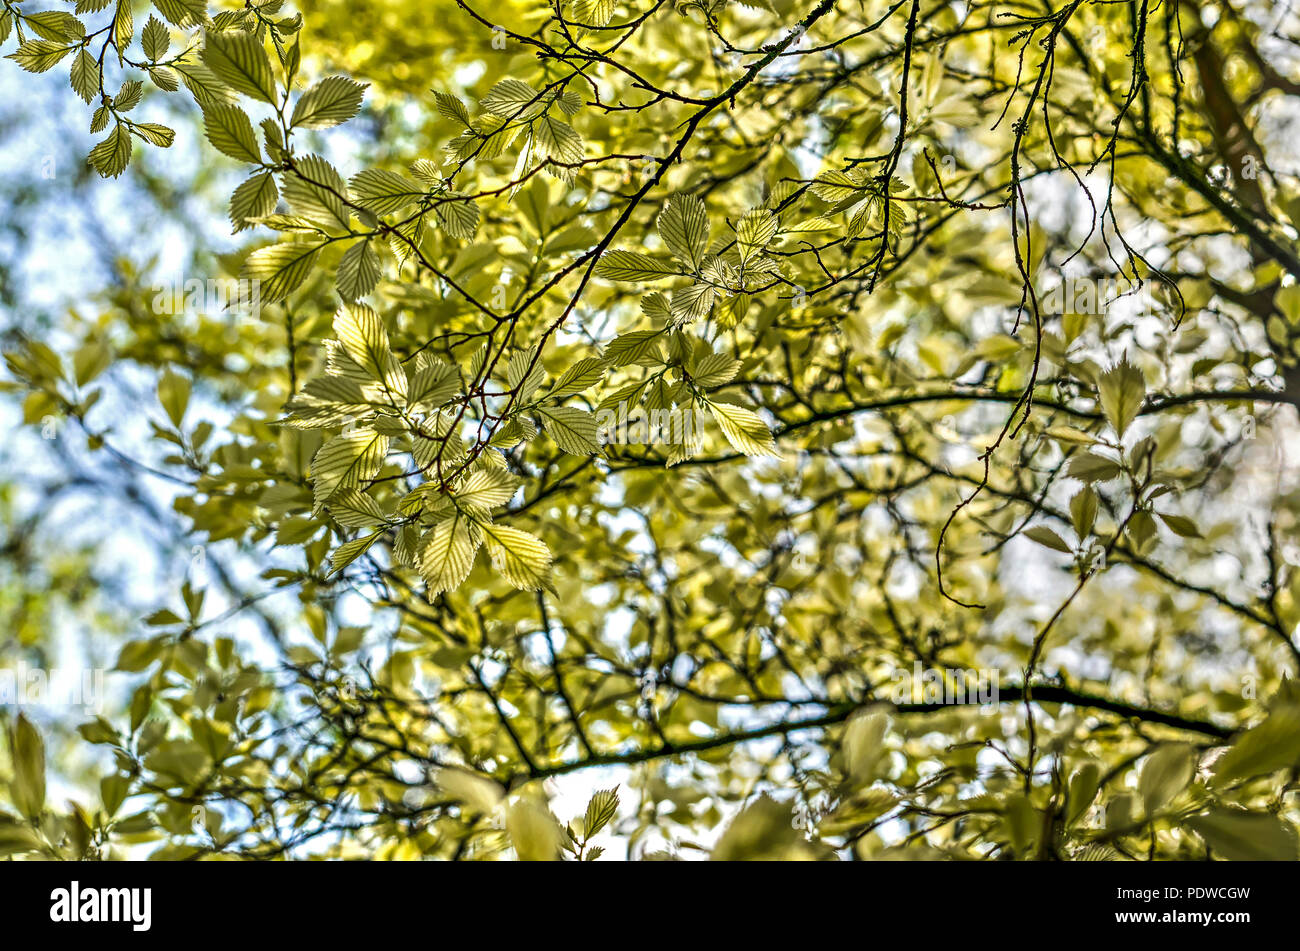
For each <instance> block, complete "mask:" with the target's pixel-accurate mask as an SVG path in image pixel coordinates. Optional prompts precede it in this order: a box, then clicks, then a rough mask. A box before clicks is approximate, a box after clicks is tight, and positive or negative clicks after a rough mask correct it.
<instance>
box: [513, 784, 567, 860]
mask: <svg viewBox="0 0 1300 951" xmlns="http://www.w3.org/2000/svg"><path fill="white" fill-rule="evenodd" d="M506 834H507V835H508V836H509V837H510V844H511V845H513V846H514V848H515V854H516V855H517V856H519V859H520V861H522V862H553V861H555V860H557V859H558V858H559V857H560V849H561V847H562V844H563V842H564V835H563V832H562V831H561V829H560V824H559V823H558V822H557V821H556V820H555V816H553V815H551V812H550V810H549V809H547V808H546V807H545V806H543V805H541V804H540V803H537V802H533V801H532V800H531V799H526V798H521V799H519V800H517V801H516V802H514V803H513V804H511V805H510V806H509V808H508V809H507V810H506Z"/></svg>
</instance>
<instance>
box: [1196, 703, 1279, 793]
mask: <svg viewBox="0 0 1300 951" xmlns="http://www.w3.org/2000/svg"><path fill="white" fill-rule="evenodd" d="M1297 765H1300V705H1297V704H1295V703H1282V704H1279V705H1278V707H1277V708H1276V709H1274V710H1273V711H1271V712H1270V713H1269V715H1268V716H1267V717H1265V719H1264V721H1263V722H1262V723H1260V724H1259V725H1258V726H1255V727H1252V728H1251V729H1249V730H1246V731H1245V732H1244V733H1242V734H1241V735H1240V736H1238V737H1237V738H1236V740H1234V741H1233V744H1232V746H1231V747H1229V748H1228V751H1227V752H1226V753H1224V754H1223V755H1222V756H1221V757H1219V759H1218V760H1217V761H1215V764H1214V775H1213V777H1212V778H1211V784H1212V785H1213V786H1215V787H1216V788H1224V787H1227V786H1230V785H1232V784H1233V783H1236V782H1240V781H1242V780H1245V779H1252V778H1254V777H1256V776H1264V775H1267V774H1268V773H1273V772H1276V771H1277V770H1279V769H1291V768H1293V767H1295V766H1297Z"/></svg>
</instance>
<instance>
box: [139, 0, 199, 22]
mask: <svg viewBox="0 0 1300 951" xmlns="http://www.w3.org/2000/svg"><path fill="white" fill-rule="evenodd" d="M153 5H154V6H155V7H157V8H158V12H159V13H161V14H162V15H163V16H164V17H166V18H167V21H168V22H169V23H174V24H176V25H177V26H180V27H191V26H201V25H202V24H203V22H204V21H205V20H206V19H207V13H208V5H207V2H206V0H153Z"/></svg>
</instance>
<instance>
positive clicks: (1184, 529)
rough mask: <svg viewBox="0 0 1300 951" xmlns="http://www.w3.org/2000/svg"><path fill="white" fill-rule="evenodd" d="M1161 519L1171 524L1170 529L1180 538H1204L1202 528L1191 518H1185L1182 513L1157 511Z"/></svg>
mask: <svg viewBox="0 0 1300 951" xmlns="http://www.w3.org/2000/svg"><path fill="white" fill-rule="evenodd" d="M1156 514H1157V515H1159V516H1160V520H1161V521H1162V522H1164V523H1165V524H1166V525H1168V526H1169V530H1170V531H1172V532H1173V533H1174V534H1175V535H1177V536H1179V537H1180V538H1202V537H1203V536H1202V535H1201V530H1200V529H1199V528H1197V527H1196V523H1195V522H1193V521H1192V520H1191V519H1190V518H1184V517H1183V516H1181V515H1166V514H1165V513H1163V512H1157V513H1156Z"/></svg>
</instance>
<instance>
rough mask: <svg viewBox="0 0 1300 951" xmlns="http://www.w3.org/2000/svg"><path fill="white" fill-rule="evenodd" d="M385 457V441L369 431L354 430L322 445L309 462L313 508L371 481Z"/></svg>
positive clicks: (380, 435)
mask: <svg viewBox="0 0 1300 951" xmlns="http://www.w3.org/2000/svg"><path fill="white" fill-rule="evenodd" d="M387 453H388V437H387V436H385V435H382V434H381V433H377V432H375V431H374V430H372V429H365V428H358V429H354V430H352V431H351V432H346V433H341V434H339V435H338V436H335V437H334V438H333V439H331V440H330V441H329V442H327V443H325V445H323V446H321V447H320V449H319V450H318V451H317V453H316V455H315V456H314V457H313V458H312V461H311V476H312V491H313V497H314V499H315V504H316V506H317V507H318V508H319V507H321V506H323V505H324V504H325V503H326V502H328V501H329V500H330V499H331V498H332V497H333V496H334V494H335V493H336V492H340V491H343V490H344V489H355V488H357V487H358V486H360V485H361V484H362V483H363V482H367V481H369V480H370V479H373V478H374V477H375V475H376V474H377V473H378V472H379V467H380V466H382V465H383V464H384V457H385V456H386V455H387Z"/></svg>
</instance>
